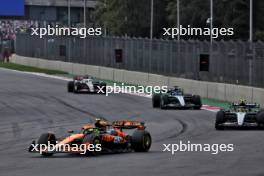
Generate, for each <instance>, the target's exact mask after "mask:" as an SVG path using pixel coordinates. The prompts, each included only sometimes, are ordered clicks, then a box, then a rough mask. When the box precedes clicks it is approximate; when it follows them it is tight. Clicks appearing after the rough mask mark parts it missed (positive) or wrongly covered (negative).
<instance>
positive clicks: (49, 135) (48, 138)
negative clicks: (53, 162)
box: [37, 133, 56, 156]
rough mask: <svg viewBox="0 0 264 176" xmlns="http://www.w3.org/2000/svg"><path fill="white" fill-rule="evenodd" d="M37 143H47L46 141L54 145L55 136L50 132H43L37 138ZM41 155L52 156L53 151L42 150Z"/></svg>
mask: <svg viewBox="0 0 264 176" xmlns="http://www.w3.org/2000/svg"><path fill="white" fill-rule="evenodd" d="M37 143H38V144H42V145H48V143H50V144H53V145H56V137H55V135H54V134H52V133H43V134H42V135H41V136H40V137H39V139H38V142H37ZM41 155H42V156H52V155H53V153H47V152H42V154H41Z"/></svg>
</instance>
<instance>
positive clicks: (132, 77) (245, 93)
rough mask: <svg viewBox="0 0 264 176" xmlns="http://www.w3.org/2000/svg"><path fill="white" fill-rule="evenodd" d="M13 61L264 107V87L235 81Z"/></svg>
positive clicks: (16, 58) (18, 58)
mask: <svg viewBox="0 0 264 176" xmlns="http://www.w3.org/2000/svg"><path fill="white" fill-rule="evenodd" d="M11 62H12V63H16V64H21V65H27V66H34V67H38V68H44V69H53V70H60V71H65V72H69V73H71V74H76V75H84V74H88V75H92V76H95V77H97V78H100V79H106V80H113V81H117V82H124V83H129V84H136V85H144V86H147V85H152V86H154V85H158V86H162V85H167V86H170V87H171V86H175V85H177V86H180V87H182V88H184V90H185V92H186V93H193V94H198V95H201V96H202V97H203V98H212V99H216V100H222V101H229V102H233V101H238V100H239V99H246V100H248V101H252V102H256V103H259V104H261V105H262V106H263V107H264V89H261V88H255V87H249V86H241V85H235V84H224V83H214V82H206V81H197V80H189V79H183V78H175V77H167V76H163V75H157V74H149V73H143V72H135V71H127V70H121V69H114V68H108V67H100V66H92V65H84V64H73V63H68V62H62V61H51V60H45V59H38V58H30V57H23V56H18V55H13V56H12V58H11Z"/></svg>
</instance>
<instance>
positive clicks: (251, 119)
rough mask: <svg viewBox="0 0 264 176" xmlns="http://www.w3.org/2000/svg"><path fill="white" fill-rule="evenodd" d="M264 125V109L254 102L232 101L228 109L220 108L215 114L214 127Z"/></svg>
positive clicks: (218, 128)
mask: <svg viewBox="0 0 264 176" xmlns="http://www.w3.org/2000/svg"><path fill="white" fill-rule="evenodd" d="M263 125H264V110H261V109H260V105H259V104H256V103H246V102H245V101H241V102H240V103H233V104H231V105H230V108H229V109H228V110H220V111H218V112H217V114H216V120H215V128H216V129H217V130H222V129H224V127H244V126H251V127H252V126H253V127H261V126H263Z"/></svg>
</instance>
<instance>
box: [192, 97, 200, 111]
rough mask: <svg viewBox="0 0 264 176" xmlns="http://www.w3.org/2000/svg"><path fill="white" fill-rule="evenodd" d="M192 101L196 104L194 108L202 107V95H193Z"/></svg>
mask: <svg viewBox="0 0 264 176" xmlns="http://www.w3.org/2000/svg"><path fill="white" fill-rule="evenodd" d="M192 102H193V104H194V109H197V110H199V109H201V107H202V101H201V97H200V96H199V95H194V96H193V97H192Z"/></svg>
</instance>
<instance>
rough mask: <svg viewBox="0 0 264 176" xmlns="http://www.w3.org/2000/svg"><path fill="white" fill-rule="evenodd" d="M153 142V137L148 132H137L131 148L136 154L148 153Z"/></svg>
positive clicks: (133, 136) (134, 134)
mask: <svg viewBox="0 0 264 176" xmlns="http://www.w3.org/2000/svg"><path fill="white" fill-rule="evenodd" d="M151 142H152V141H151V136H150V134H149V132H148V131H145V130H136V131H135V132H134V133H133V135H132V139H131V146H132V149H133V150H134V151H135V152H148V151H149V149H150V147H151Z"/></svg>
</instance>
